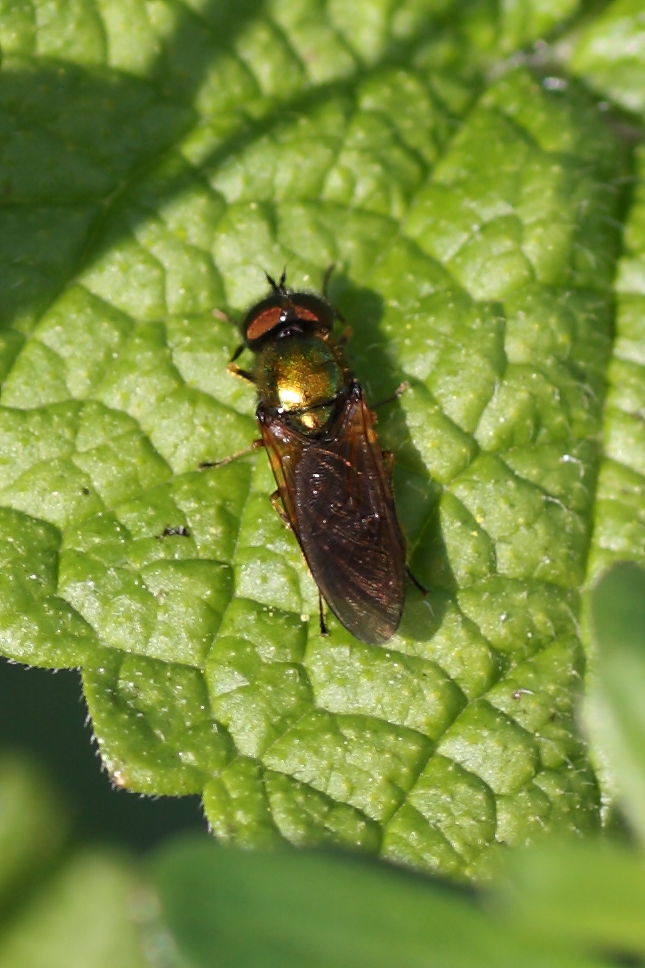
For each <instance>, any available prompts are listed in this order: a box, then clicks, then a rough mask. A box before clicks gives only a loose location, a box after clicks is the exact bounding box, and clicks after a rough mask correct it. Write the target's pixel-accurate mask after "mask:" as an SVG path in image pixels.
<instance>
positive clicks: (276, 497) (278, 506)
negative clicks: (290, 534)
mask: <svg viewBox="0 0 645 968" xmlns="http://www.w3.org/2000/svg"><path fill="white" fill-rule="evenodd" d="M271 504H272V505H273V510H274V511H275V513H276V514H277V515H278V517H279V518H280V519H281V520H282V523H283V524H284V526H285V528H289V530H291V521H290V520H289V518H288V517H287V513H286V511H285V509H284V507H283V506H282V501H281V500H280V492H279V491H274V492H273V494H272V495H271Z"/></svg>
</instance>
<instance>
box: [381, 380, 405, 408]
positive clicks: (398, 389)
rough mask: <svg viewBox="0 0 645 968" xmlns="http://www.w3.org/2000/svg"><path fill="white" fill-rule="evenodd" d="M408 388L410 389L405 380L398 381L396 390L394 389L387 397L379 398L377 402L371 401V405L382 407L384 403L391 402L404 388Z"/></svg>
mask: <svg viewBox="0 0 645 968" xmlns="http://www.w3.org/2000/svg"><path fill="white" fill-rule="evenodd" d="M409 389H410V384H409V383H408V381H407V380H404V381H403V382H402V383H399V385H398V387H397V388H396V390H395V391H394V393H391V394H390V395H389V397H386V398H385V400H379V402H378V403H373V404H372V406H373V407H382V406H383V405H384V404H385V403H393V402H394V400H396V399H397V398H398V397H400V396H401V395H402V394H403V393H405V391H406V390H409Z"/></svg>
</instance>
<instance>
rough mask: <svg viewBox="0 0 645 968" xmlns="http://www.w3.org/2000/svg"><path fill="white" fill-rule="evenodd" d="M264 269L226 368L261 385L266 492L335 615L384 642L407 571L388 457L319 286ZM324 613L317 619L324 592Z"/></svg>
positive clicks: (365, 636)
mask: <svg viewBox="0 0 645 968" xmlns="http://www.w3.org/2000/svg"><path fill="white" fill-rule="evenodd" d="M267 279H268V281H269V284H270V286H271V292H270V293H269V295H268V296H266V297H265V298H264V299H262V300H261V301H260V302H258V303H256V304H255V305H254V306H252V307H251V308H250V309H249V310H248V312H247V314H246V316H245V317H244V320H243V322H242V326H241V331H242V337H243V340H244V342H243V343H242V345H241V346H239V347H238V349H237V350H236V352H235V354H234V355H233V358H232V359H231V362H230V363H229V369H230V370H231V371H232V372H233V373H235V374H237V375H238V376H241V377H244V378H245V379H247V380H250V381H251V382H252V383H254V384H255V386H256V389H257V393H258V399H259V402H258V406H257V410H256V416H257V419H258V422H259V424H260V430H261V432H262V440H261V441H257V442H256V444H257V445H258V446H262V445H264V447H265V448H266V450H267V453H268V455H269V460H270V462H271V468H272V470H273V474H274V477H275V480H276V484H277V491H276V492H275V493H274V494H273V495H272V501H273V504H274V506H275V507H276V510H277V511H278V513H279V514H280V515H281V517H282V518H283V519H284V520H285V522H286V523H287V524H288V525H289V526H290V527H291V528H292V530H293V532H294V534H295V536H296V538H297V539H298V542H299V544H300V547H301V549H302V551H303V554H304V556H305V559H306V561H307V564H308V565H309V569H310V571H311V573H312V575H313V577H314V580H315V582H316V584H317V585H318V589H319V593H320V595H321V596H322V598H324V599H325V601H326V602H327V604H328V606H329V607H330V608H331V610H332V612H333V613H334V614H335V615H336V617H337V618H338V619H339V621H340V622H342V624H343V625H344V626H345V628H346V629H348V631H349V632H351V633H352V635H354V636H356V638H357V639H361V640H363V641H364V642H368V643H373V644H379V643H382V642H386V641H387V640H388V639H389V638H390V637H391V636H392V635H393V634H394V632H395V631H396V629H397V628H398V625H399V622H400V620H401V612H402V610H403V601H404V598H405V575H406V564H405V543H404V539H403V535H402V534H401V529H400V527H399V523H398V521H397V517H396V511H395V508H394V499H393V496H392V484H391V472H392V457H391V455H390V454H388V453H385V452H383V451H382V450H381V448H380V447H379V443H378V440H377V437H376V432H375V430H374V422H375V417H374V414H373V413H372V412H371V411H370V409H369V408H368V406H367V404H366V402H365V398H364V395H363V390H362V388H361V385H360V384H359V383H358V381H357V380H356V379H355V378H354V377H353V376H352V374H351V372H350V370H349V367H348V366H347V363H346V362H345V359H344V356H343V352H342V346H343V344H344V342H345V340H346V338H347V336H346V335H345V336H344V337H342V338H341V339H339V340H335V339H334V337H333V336H332V326H333V322H334V318H335V317H336V316H338V317H339V318H340V316H339V314H338V312H337V311H336V310H334V308H333V307H332V305H331V304H330V303H329V302H328V301H327V299H326V298H323V297H321V296H318V295H314V294H313V293H309V292H295V291H292V290H290V289H287V288H286V285H285V282H286V273H285V272H283V273H282V276H281V277H280V280H279V282H277V283H276V282H275V281H274V280H273V279H272V278H271V276H269V275H268V274H267ZM244 349H249V350H251V351H252V352H253V353H254V354H255V366H254V368H253V370H252V372H250V371H248V370H243V369H240V368H239V367H238V366H236V365H235V363H234V361H235V360H236V359H237V358H238V357H239V355H240V354H241V353H242V351H243V350H244ZM202 466H212V465H208V464H206V465H202ZM320 615H321V631H325V627H324V619H323V611H322V601H320Z"/></svg>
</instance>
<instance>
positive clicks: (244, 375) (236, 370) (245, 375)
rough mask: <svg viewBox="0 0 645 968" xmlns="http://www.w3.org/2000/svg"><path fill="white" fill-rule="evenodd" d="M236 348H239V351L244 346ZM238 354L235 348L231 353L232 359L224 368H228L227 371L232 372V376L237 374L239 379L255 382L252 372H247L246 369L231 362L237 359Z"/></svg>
mask: <svg viewBox="0 0 645 968" xmlns="http://www.w3.org/2000/svg"><path fill="white" fill-rule="evenodd" d="M238 349H239V351H240V353H241V352H242V350H243V349H244V347H243V346H242V347H238ZM238 356H239V353H238V352H237V350H236V351H235V354H234V355H233V359H232V360H231V362H230V363H229V364H228V365H227V367H226V369H227V370H228V372H229V373H232V374H233V376H239V377H240V379H242V380H246V381H247V383H255V377H254V376H253V374H252V373H249V371H248V370H242V369H241V368H240V367H239V366H237V365H236V364H235V363H234V362H233V360H235V359H237V357H238Z"/></svg>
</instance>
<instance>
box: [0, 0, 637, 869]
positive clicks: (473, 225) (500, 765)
mask: <svg viewBox="0 0 645 968" xmlns="http://www.w3.org/2000/svg"><path fill="white" fill-rule="evenodd" d="M642 16H643V14H642V10H641V4H640V3H639V2H637V0H631V2H625V0H622V2H613V3H597V4H593V5H591V6H590V5H587V4H584V5H583V4H577V3H575V2H573V0H552V2H550V3H548V4H544V3H537V2H536V3H535V4H533V3H531V2H530V0H522V2H520V0H517V2H514V3H513V2H511V3H508V4H505V5H498V4H493V3H490V2H484V0H474V2H470V3H466V4H464V3H459V2H457V0H452V2H451V0H443V2H441V3H439V2H437V3H431V2H429V0H406V2H403V3H394V2H385V0H361V2H358V3H355V4H351V5H348V4H341V3H335V2H326V3H323V2H315V0H303V2H301V3H297V4H296V3H293V2H291V0H289V2H287V0H282V2H281V0H271V2H269V0H267V2H266V3H259V2H257V0H245V2H241V3H237V4H230V3H228V2H225V3H221V2H214V0H193V2H191V3H184V4H179V3H175V2H171V0H147V2H143V0H71V2H70V0H66V2H65V3H63V2H61V3H57V2H48V3H43V2H37V3H33V4H32V3H27V2H26V0H2V2H0V51H1V53H2V71H1V73H0V128H1V130H2V139H1V144H0V172H1V180H0V186H1V195H0V281H1V283H2V293H3V300H2V306H1V307H0V324H1V326H2V329H1V330H0V373H1V375H2V394H1V397H0V405H1V409H0V466H1V471H2V472H1V474H0V519H1V521H0V523H1V532H0V555H1V559H2V565H3V567H2V569H0V646H1V648H2V651H3V653H4V654H5V655H6V656H7V658H9V659H13V660H16V661H18V662H21V663H25V664H28V665H37V666H43V667H47V668H56V667H65V668H71V667H79V668H81V669H82V676H83V688H84V693H85V698H86V701H87V704H88V707H89V712H90V716H91V719H92V724H93V729H94V733H95V735H96V738H97V740H98V744H99V748H100V752H101V755H102V758H103V761H104V763H105V765H106V766H107V769H108V770H109V773H110V775H111V777H112V779H113V781H114V782H115V783H116V784H117V785H119V786H121V787H125V788H127V789H130V790H133V791H138V792H143V793H147V794H171V795H185V794H199V795H200V796H202V797H203V803H204V807H205V812H206V815H207V818H208V821H209V823H210V825H211V827H212V828H213V831H214V833H215V834H216V835H217V836H218V838H220V840H225V841H231V842H232V843H234V844H238V845H239V844H243V845H249V846H255V847H264V846H273V845H276V844H280V843H285V842H290V843H293V844H296V845H300V846H306V845H320V844H323V843H331V844H334V845H342V846H345V847H351V848H361V849H364V850H366V851H368V852H370V853H376V854H378V855H380V856H381V857H385V858H389V859H391V860H394V861H397V862H403V863H405V864H408V865H411V866H413V867H415V868H420V869H423V870H429V871H433V872H437V873H440V874H444V875H445V874H447V875H450V876H451V877H456V878H458V879H470V878H476V879H477V878H481V877H484V876H486V875H487V873H488V871H489V869H490V867H491V865H492V864H493V863H494V859H495V854H496V852H497V848H498V845H499V844H500V843H503V844H505V845H509V844H510V845H518V846H519V845H523V844H525V843H527V842H530V841H532V840H533V839H535V838H536V837H537V836H538V835H541V834H542V833H543V832H544V831H557V832H559V833H566V832H574V833H578V834H590V833H592V832H594V831H596V830H597V829H598V828H599V826H600V823H601V819H602V818H603V817H605V818H606V817H607V816H608V815H609V813H610V807H609V805H608V804H609V800H608V798H609V797H610V795H611V793H612V791H613V790H614V788H615V783H614V778H613V776H612V774H611V770H610V768H609V765H608V763H607V757H606V756H604V755H603V752H602V750H601V748H600V747H601V746H602V742H601V741H599V740H598V739H597V738H596V737H595V736H594V733H593V731H591V735H592V740H593V744H594V749H593V750H592V763H590V760H589V755H588V752H587V747H586V744H585V742H584V741H583V740H582V738H581V735H580V728H579V724H578V722H577V720H576V715H575V710H576V702H577V699H578V696H579V694H580V686H581V682H582V675H583V673H584V671H585V669H586V667H587V660H588V656H587V654H586V653H587V652H588V649H589V634H588V616H587V614H586V612H585V610H584V609H583V607H582V604H581V602H582V598H581V594H582V593H583V591H584V589H585V588H586V587H587V586H588V585H589V584H590V583H591V581H592V580H593V579H594V578H595V577H596V576H597V575H599V574H600V573H601V571H602V570H603V568H604V567H605V566H606V565H608V564H610V563H611V562H613V561H615V560H620V559H624V558H629V559H636V560H638V559H640V560H642V559H643V557H645V527H644V525H643V516H642V493H643V474H644V473H645V447H644V445H643V433H642V413H643V402H644V396H645V392H644V389H643V387H644V380H643V364H644V358H643V349H642V347H643V338H642V337H643V323H642V318H643V305H644V301H645V296H644V294H645V256H644V249H645V242H644V240H645V196H644V193H643V187H642V180H641V179H642V175H641V173H642V167H643V161H644V157H645V156H644V154H643V149H642V147H641V146H640V145H639V143H638V142H639V135H640V133H641V131H642V120H643V111H644V109H645V68H644V67H643V65H644V64H645V52H644V51H643V36H644V34H643V23H642ZM332 262H334V263H336V265H337V270H336V273H335V276H334V278H333V280H332V290H331V295H332V298H333V300H334V302H335V303H336V304H337V305H338V306H339V308H340V309H341V310H342V312H343V315H344V316H345V317H346V318H347V319H348V321H349V322H350V323H351V325H352V328H353V333H354V336H353V340H352V343H351V347H350V354H351V360H352V364H353V366H354V368H355V371H356V373H357V375H358V376H359V378H360V379H361V381H362V382H363V384H364V385H365V387H366V388H367V391H368V394H369V397H370V399H372V400H378V399H380V398H383V397H386V396H388V394H389V393H391V391H392V390H393V388H394V387H395V386H396V385H397V384H398V383H399V382H400V381H401V380H402V379H407V380H408V381H409V382H410V385H411V389H410V391H409V392H408V393H406V394H405V395H404V396H403V397H402V398H400V400H399V401H397V403H396V404H394V405H393V406H392V407H391V408H385V409H384V410H382V411H380V412H379V432H380V435H381V439H382V442H383V444H384V446H387V447H388V448H389V449H392V450H393V451H394V452H395V454H396V459H397V463H396V471H395V489H396V496H397V504H398V507H399V509H400V516H401V520H402V524H403V527H404V529H405V531H406V534H407V538H408V546H409V552H410V562H411V566H412V569H413V571H414V573H415V574H416V575H418V577H419V579H420V580H421V581H422V582H424V584H426V585H427V586H428V587H429V588H430V593H429V595H428V596H427V598H426V599H425V600H423V599H421V597H420V596H419V595H418V594H417V593H415V592H414V591H411V592H410V594H409V600H408V604H407V608H406V613H405V616H404V621H403V623H402V626H401V629H400V633H399V634H398V635H397V636H396V637H395V638H394V639H393V640H392V642H391V643H389V644H388V648H387V649H378V648H374V647H369V646H366V645H363V644H361V643H358V642H356V641H355V640H353V639H352V638H351V637H350V636H349V635H348V633H346V632H345V631H344V630H343V629H342V628H340V627H339V626H338V624H337V623H335V622H333V621H332V622H331V635H330V637H329V638H328V639H326V640H324V639H322V638H321V637H320V636H319V634H318V629H317V612H316V596H315V588H314V586H313V584H312V582H311V579H310V578H309V576H308V575H307V573H306V570H305V568H304V566H303V564H302V561H301V558H300V555H299V553H298V550H297V548H296V546H295V542H294V540H293V538H292V536H291V535H290V534H289V533H288V532H286V531H285V530H284V528H283V527H282V525H281V523H280V521H279V520H278V519H277V518H276V516H275V515H274V513H273V511H272V509H271V507H270V504H269V502H268V494H269V493H270V491H271V489H272V483H271V477H270V472H269V470H268V467H267V462H266V460H265V459H264V457H263V455H262V454H260V455H256V456H254V457H250V458H246V459H243V460H240V461H237V462H235V463H233V464H230V465H227V466H225V467H220V468H214V469H213V470H211V471H208V472H199V471H198V470H197V467H198V465H199V462H200V461H203V460H214V459H218V458H220V457H224V456H227V455H228V454H230V453H232V452H234V451H236V450H238V449H240V448H243V447H244V446H245V445H246V444H247V443H248V442H249V441H250V440H251V439H253V437H254V436H255V435H256V433H257V431H256V428H255V426H254V421H253V409H254V398H253V393H252V391H251V390H249V388H247V387H246V386H244V385H242V384H241V383H240V382H238V381H235V380H233V379H231V378H230V376H229V375H228V374H227V373H226V362H227V360H228V359H229V358H230V356H231V353H232V351H233V350H234V348H235V346H236V343H237V334H236V332H235V330H234V328H233V327H231V326H230V324H228V323H226V322H225V321H224V320H223V319H220V318H219V317H217V318H215V317H213V309H214V308H217V309H219V310H224V311H227V312H228V313H230V314H231V316H233V317H234V318H238V317H239V315H240V313H242V312H243V311H244V309H245V308H246V306H247V305H248V304H249V303H251V302H252V301H254V300H255V299H257V298H259V297H260V296H261V295H262V294H263V292H264V285H265V284H264V283H263V271H264V270H265V269H268V270H269V271H271V272H274V273H275V272H279V271H281V268H282V266H283V265H285V264H286V265H287V266H288V273H289V279H290V281H291V283H292V285H294V286H297V287H304V288H312V289H317V288H319V286H320V281H321V279H322V275H323V272H324V270H325V269H326V268H327V267H328V266H329V264H330V263H332ZM386 411H387V412H386ZM178 526H185V527H186V528H187V529H188V530H189V532H190V535H189V537H182V536H170V537H166V538H163V539H162V538H160V535H161V534H162V532H163V531H164V529H165V528H167V527H178ZM596 745H597V746H598V749H595V746H596ZM592 766H593V767H594V768H592ZM38 826H39V824H36V827H38Z"/></svg>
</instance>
